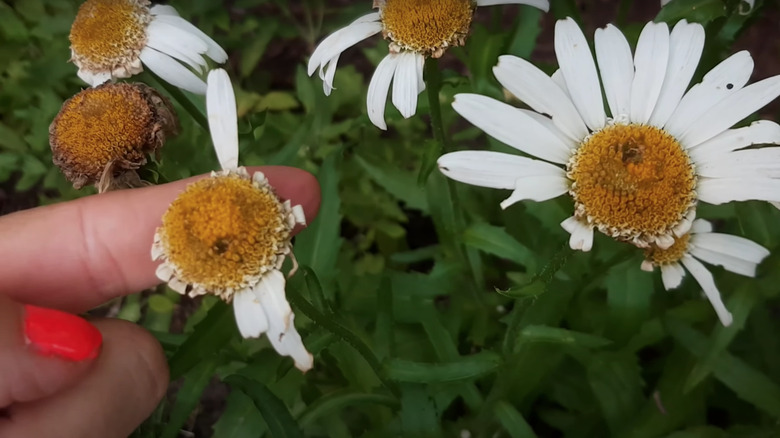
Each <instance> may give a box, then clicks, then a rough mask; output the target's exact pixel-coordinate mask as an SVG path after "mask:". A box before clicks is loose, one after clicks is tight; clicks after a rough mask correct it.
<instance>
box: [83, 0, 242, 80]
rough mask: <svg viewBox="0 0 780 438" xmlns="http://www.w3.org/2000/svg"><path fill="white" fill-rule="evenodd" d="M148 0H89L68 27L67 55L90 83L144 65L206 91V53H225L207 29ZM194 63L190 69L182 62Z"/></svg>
mask: <svg viewBox="0 0 780 438" xmlns="http://www.w3.org/2000/svg"><path fill="white" fill-rule="evenodd" d="M150 5H151V3H150V2H149V1H148V0H87V1H86V2H84V3H83V4H82V5H81V7H80V8H79V12H78V14H77V15H76V19H75V20H74V22H73V25H72V26H71V29H70V50H71V61H73V63H74V64H76V66H77V67H78V68H79V71H78V75H79V77H80V78H81V79H83V80H84V82H86V83H88V84H90V85H91V86H93V87H94V86H98V85H100V84H102V83H104V82H106V81H109V80H113V79H116V78H128V77H130V76H133V75H135V74H138V73H140V72H142V71H143V65H146V66H147V67H148V68H149V69H150V70H151V71H153V72H154V73H155V74H156V75H157V76H159V77H161V78H162V79H164V80H165V81H167V82H169V83H171V84H173V85H175V86H177V87H179V88H182V89H184V90H187V91H191V92H193V93H198V94H206V83H205V82H203V80H202V79H201V78H200V77H198V75H196V74H195V73H194V72H193V71H192V70H194V71H196V72H198V73H199V74H201V73H203V71H204V69H206V68H207V64H206V59H205V57H208V58H211V59H212V60H214V61H215V62H218V63H220V64H221V63H223V62H225V61H226V60H227V54H226V53H225V51H224V50H222V48H221V47H220V46H219V45H218V44H217V43H215V42H214V40H212V39H211V38H210V37H209V36H208V35H206V34H205V33H203V32H202V31H201V30H200V29H198V28H197V27H195V26H193V25H192V24H191V23H190V22H189V21H187V20H185V19H183V18H181V17H180V16H179V14H178V13H177V12H176V10H175V9H174V8H173V7H171V6H168V5H155V6H151V7H150ZM182 63H184V64H186V65H188V66H189V67H191V68H192V70H190V69H189V68H187V67H186V66H185V65H184V64H182Z"/></svg>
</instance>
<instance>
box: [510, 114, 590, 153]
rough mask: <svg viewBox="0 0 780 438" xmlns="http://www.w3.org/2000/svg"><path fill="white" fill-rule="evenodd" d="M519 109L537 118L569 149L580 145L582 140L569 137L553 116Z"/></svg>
mask: <svg viewBox="0 0 780 438" xmlns="http://www.w3.org/2000/svg"><path fill="white" fill-rule="evenodd" d="M517 110H518V111H520V112H522V113H523V114H525V115H527V116H528V117H531V118H532V119H534V120H536V121H537V122H538V123H539V124H541V125H542V126H544V127H545V128H547V130H548V131H550V132H552V133H553V134H555V136H556V137H558V140H560V141H561V143H563V144H564V145H565V146H566V147H567V148H568V149H569V150H573V149H575V148H576V147H577V146H579V144H580V142H579V141H575V140H573V139H572V138H571V137H568V136H567V135H566V134H564V133H563V132H561V130H560V129H558V127H557V126H555V123H554V122H553V120H552V119H551V118H549V117H547V116H545V115H544V114H539V113H537V112H536V111H531V110H527V109H523V108H517Z"/></svg>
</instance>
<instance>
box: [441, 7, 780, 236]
mask: <svg viewBox="0 0 780 438" xmlns="http://www.w3.org/2000/svg"><path fill="white" fill-rule="evenodd" d="M595 45H596V60H595V61H594V59H593V56H592V55H591V51H590V48H589V47H588V43H587V41H586V39H585V36H584V35H583V33H582V31H581V30H580V28H579V27H578V26H577V24H576V23H575V22H574V20H572V19H571V18H569V19H565V20H561V21H558V23H557V24H556V26H555V52H556V55H557V58H558V62H559V64H560V70H559V71H557V72H555V73H554V74H553V75H552V77H550V76H548V75H546V74H545V73H544V72H542V71H541V70H539V69H538V68H537V67H535V66H534V65H533V64H531V63H530V62H528V61H526V60H524V59H520V58H517V57H514V56H501V57H500V58H499V63H498V65H497V66H496V67H494V69H493V72H494V73H495V75H496V78H498V81H499V82H500V83H501V84H502V85H503V86H504V87H505V88H506V89H508V91H509V92H511V93H512V94H514V95H515V96H516V97H518V98H519V99H520V100H522V101H523V102H525V103H526V104H527V105H528V106H529V107H531V108H532V109H533V111H530V110H526V109H520V108H515V107H512V106H509V105H507V104H505V103H503V102H500V101H497V100H494V99H491V98H489V97H485V96H481V95H476V94H459V95H457V96H455V102H454V103H453V107H454V108H455V110H456V111H457V112H458V113H460V114H461V115H462V116H463V117H465V118H466V119H467V120H469V121H470V122H471V123H473V124H474V125H476V126H477V127H479V128H481V129H482V130H483V131H485V132H486V133H487V134H489V135H490V136H492V137H494V138H496V139H497V140H500V141H502V142H504V143H506V144H508V145H509V146H511V147H513V148H515V149H517V150H519V151H521V152H523V153H525V154H528V155H530V156H532V157H534V158H529V157H525V156H519V155H513V154H506V153H499V152H492V151H460V152H453V153H449V154H446V155H444V156H442V157H441V158H440V159H439V162H438V163H439V168H440V170H441V171H442V172H443V173H444V174H445V175H447V176H448V177H450V178H452V179H455V180H458V181H462V182H465V183H469V184H474V185H478V186H483V187H492V188H499V189H510V190H514V191H513V193H512V195H511V196H510V197H509V198H508V199H506V200H505V201H503V202H502V203H501V206H502V207H503V208H506V207H508V206H510V205H512V204H514V203H515V202H518V201H521V200H525V199H530V200H533V201H544V200H547V199H552V198H555V197H557V196H560V195H563V194H566V193H568V194H569V195H570V196H571V197H572V198H573V200H574V214H573V215H572V216H571V217H570V218H568V219H566V220H565V221H563V223H562V224H561V225H562V226H563V228H564V229H566V231H568V232H569V233H571V238H570V241H569V243H570V245H571V247H572V248H573V249H580V250H583V251H588V250H590V249H591V247H592V245H593V230H594V228H595V229H598V230H599V231H601V232H603V233H605V234H607V235H609V236H612V237H615V238H617V239H619V240H622V241H627V242H630V243H633V244H635V245H637V246H639V247H647V246H650V245H651V244H654V245H657V246H659V247H661V248H668V247H670V246H671V245H672V244H673V243H674V240H675V237H677V236H683V235H685V233H687V232H688V230H689V229H690V226H691V223H692V218H693V215H694V209H695V206H696V204H697V202H698V201H703V202H707V203H710V204H722V203H726V202H730V201H745V200H750V199H756V200H765V201H775V202H776V201H780V179H779V178H780V148H777V147H765V148H759V149H745V148H747V147H749V146H751V145H754V144H765V143H769V144H778V143H780V126H778V125H777V124H776V123H774V122H771V121H758V122H755V123H753V124H752V125H750V126H748V127H744V128H738V129H729V128H730V127H731V126H733V125H734V124H735V123H737V122H739V121H741V120H742V119H744V118H745V117H747V116H748V115H750V114H751V113H753V112H754V111H756V110H758V109H759V108H761V107H763V106H764V105H766V104H767V103H769V102H771V101H772V100H774V99H775V98H776V97H777V96H778V94H780V76H774V77H771V78H768V79H765V80H762V81H759V82H756V83H754V84H751V85H748V86H745V84H746V83H747V81H748V79H749V78H750V75H751V73H752V71H753V60H752V58H751V57H750V54H749V53H748V52H744V51H743V52H739V53H736V54H734V55H733V56H731V57H729V58H728V59H726V60H725V61H723V62H721V63H720V64H719V65H717V66H716V67H715V68H713V69H712V70H711V71H710V72H709V73H707V74H706V75H705V76H704V79H703V80H702V82H701V83H699V84H697V85H695V86H693V87H691V88H690V90H688V91H687V92H686V89H687V88H688V85H689V82H690V80H691V78H692V76H693V74H694V71H695V70H696V67H697V64H698V62H699V58H700V56H701V52H702V48H703V46H704V29H703V28H702V26H701V25H699V24H693V23H687V22H686V21H684V20H683V21H680V22H679V23H678V24H677V25H676V26H675V27H674V30H673V31H672V32H671V34H670V32H669V28H668V27H667V25H666V24H665V23H648V24H647V25H646V26H645V27H644V29H643V31H642V33H641V35H640V37H639V41H638V43H637V48H636V51H635V53H634V55H633V56H632V54H631V49H630V47H629V44H628V42H627V41H626V38H625V37H624V36H623V34H622V33H621V32H620V31H619V30H618V29H617V28H616V27H615V26H612V25H608V26H607V27H606V28H604V29H599V30H597V31H596V36H595ZM597 66H598V70H597ZM599 73H600V74H601V80H599ZM602 86H603V88H604V94H605V96H602V92H601V90H602ZM604 98H606V102H607V106H608V110H609V114H608V113H607V109H606V108H605V107H604V104H603V102H604ZM740 149H744V150H740Z"/></svg>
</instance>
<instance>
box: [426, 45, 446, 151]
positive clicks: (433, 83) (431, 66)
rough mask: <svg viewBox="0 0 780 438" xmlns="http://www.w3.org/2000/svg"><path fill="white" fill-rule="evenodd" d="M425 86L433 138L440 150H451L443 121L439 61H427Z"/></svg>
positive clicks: (430, 59) (429, 59) (432, 59)
mask: <svg viewBox="0 0 780 438" xmlns="http://www.w3.org/2000/svg"><path fill="white" fill-rule="evenodd" d="M425 79H426V80H425V85H426V87H427V89H428V106H429V107H430V111H431V128H433V138H435V139H436V141H437V142H438V143H439V147H440V150H449V145H448V142H447V135H446V134H445V132H444V123H442V120H441V101H440V100H439V93H440V92H441V70H439V60H438V59H436V58H431V57H429V58H428V59H426V60H425Z"/></svg>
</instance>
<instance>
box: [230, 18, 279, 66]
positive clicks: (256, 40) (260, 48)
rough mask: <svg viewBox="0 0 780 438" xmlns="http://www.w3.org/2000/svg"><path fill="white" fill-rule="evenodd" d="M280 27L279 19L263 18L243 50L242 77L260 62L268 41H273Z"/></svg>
mask: <svg viewBox="0 0 780 438" xmlns="http://www.w3.org/2000/svg"><path fill="white" fill-rule="evenodd" d="M250 19H251V18H250ZM278 27H279V21H278V20H263V21H262V23H260V25H259V26H257V29H256V32H255V33H254V35H253V38H251V39H249V41H248V44H247V46H246V47H244V48H243V50H242V51H241V55H242V56H241V58H240V59H241V63H240V66H239V72H240V74H241V77H242V78H245V77H247V76H249V75H250V74H251V73H252V72H253V71H254V69H255V67H257V64H258V63H260V59H261V58H262V57H263V55H264V54H265V50H266V48H268V43H269V42H271V38H273V36H274V34H275V33H276V29H277V28H278Z"/></svg>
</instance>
